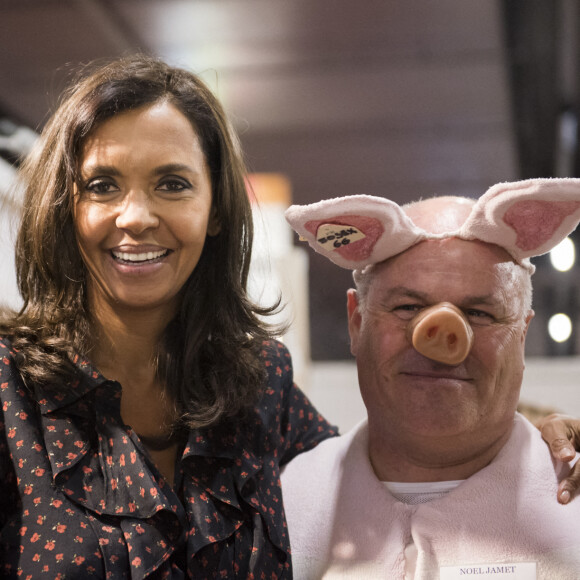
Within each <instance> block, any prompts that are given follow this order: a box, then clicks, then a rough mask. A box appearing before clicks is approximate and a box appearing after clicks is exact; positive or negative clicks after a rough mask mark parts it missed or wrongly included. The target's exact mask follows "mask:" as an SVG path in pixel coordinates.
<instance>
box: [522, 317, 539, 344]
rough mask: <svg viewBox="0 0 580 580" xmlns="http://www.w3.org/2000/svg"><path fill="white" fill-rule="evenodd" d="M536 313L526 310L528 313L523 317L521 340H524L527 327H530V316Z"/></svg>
mask: <svg viewBox="0 0 580 580" xmlns="http://www.w3.org/2000/svg"><path fill="white" fill-rule="evenodd" d="M535 315H536V313H535V312H534V311H533V310H530V311H529V312H528V315H527V316H526V319H525V321H524V322H525V327H524V333H523V334H522V342H524V340H525V338H526V334H527V333H528V328H530V322H532V318H533V317H534V316H535Z"/></svg>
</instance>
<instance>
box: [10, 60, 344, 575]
mask: <svg viewBox="0 0 580 580" xmlns="http://www.w3.org/2000/svg"><path fill="white" fill-rule="evenodd" d="M22 178H23V182H24V186H25V189H26V195H25V202H24V208H25V209H24V213H23V216H22V222H21V227H20V232H19V236H18V240H17V245H16V253H17V274H18V281H19V286H20V292H21V294H22V297H23V299H24V306H23V308H22V310H21V312H20V313H19V314H17V315H13V316H12V317H10V318H6V319H5V320H4V322H3V324H2V327H1V330H2V334H3V336H4V338H3V339H1V340H0V397H1V399H2V405H3V406H2V411H1V412H2V415H0V482H1V483H0V575H2V577H8V578H12V577H14V578H16V577H18V578H20V577H22V578H26V577H28V578H34V579H36V578H42V577H47V578H65V577H66V578H85V577H91V578H129V577H131V578H145V577H154V578H183V577H191V578H237V577H239V578H262V577H267V578H283V577H284V578H289V577H291V566H290V557H289V542H288V536H287V531H286V524H285V520H284V515H283V510H282V498H281V492H280V487H279V469H280V465H282V464H284V463H285V462H287V461H289V460H290V459H291V458H292V457H293V456H295V455H296V454H297V453H299V452H301V451H304V450H307V449H309V448H312V447H313V446H314V445H315V444H316V443H318V442H319V441H321V440H323V439H325V438H327V437H330V436H332V435H334V434H335V430H334V429H332V428H331V427H330V426H329V425H328V424H327V423H326V421H325V420H324V419H323V418H322V417H320V416H319V415H318V414H317V413H316V410H315V409H314V408H313V407H312V406H311V404H310V403H309V401H308V400H307V399H306V398H305V397H304V395H303V394H302V393H301V392H300V391H299V390H298V389H297V388H296V387H295V386H293V385H292V368H291V362H290V358H289V355H288V353H287V351H286V350H285V349H284V347H283V346H282V345H281V344H280V343H278V342H276V341H274V340H273V339H272V335H273V332H274V331H273V330H272V329H270V328H269V327H268V326H267V325H265V324H264V323H262V322H261V321H260V316H262V315H267V314H268V313H270V312H271V309H262V308H258V307H257V306H256V305H254V304H252V303H251V301H250V300H249V299H248V297H247V295H246V290H245V288H246V279H247V275H248V266H249V259H250V251H251V243H252V222H251V213H250V208H249V203H248V199H247V196H246V188H245V181H244V165H243V162H242V159H241V154H240V150H239V145H238V142H237V139H236V137H235V135H234V133H233V131H232V129H231V128H230V126H229V124H228V122H227V120H226V117H225V115H224V112H223V111H222V108H221V106H220V105H219V103H218V102H217V101H216V99H215V97H214V96H213V95H212V94H211V92H210V91H209V90H208V89H207V88H206V87H205V86H204V84H203V83H202V82H201V81H200V80H199V79H198V78H197V77H195V76H194V75H193V74H191V73H189V72H186V71H184V70H181V69H177V68H172V67H170V66H168V65H166V64H164V63H162V62H160V61H158V60H155V59H152V58H148V57H144V56H135V57H129V58H125V59H121V60H118V61H115V62H113V63H111V64H109V65H106V66H104V67H101V68H99V69H98V70H96V71H94V72H93V73H92V74H89V75H88V76H86V77H85V78H83V79H81V80H80V81H79V82H77V83H76V84H75V85H73V86H72V87H71V88H70V89H69V91H68V92H67V93H66V94H65V95H64V97H63V100H62V102H61V105H60V107H59V108H58V110H57V111H56V113H55V114H54V115H53V117H52V118H51V120H50V121H49V123H48V124H47V126H46V128H45V130H44V131H43V134H42V136H41V138H40V140H39V143H38V146H37V147H36V149H35V150H34V151H33V152H32V154H31V155H30V157H29V158H28V159H27V160H26V162H25V163H24V165H23V170H22Z"/></svg>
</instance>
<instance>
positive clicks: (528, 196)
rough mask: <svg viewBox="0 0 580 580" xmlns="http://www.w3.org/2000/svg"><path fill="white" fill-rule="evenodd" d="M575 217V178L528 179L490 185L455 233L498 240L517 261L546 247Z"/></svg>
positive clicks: (579, 207)
mask: <svg viewBox="0 0 580 580" xmlns="http://www.w3.org/2000/svg"><path fill="white" fill-rule="evenodd" d="M578 222H580V179H568V178H562V179H530V180H527V181H517V182H513V183H498V184H497V185H494V186H493V187H491V188H489V189H488V190H487V192H486V193H485V195H483V196H481V197H480V198H479V200H478V201H477V203H476V204H475V205H474V206H473V210H472V212H471V215H470V216H469V217H468V218H467V220H466V221H465V223H464V224H463V226H462V228H461V233H460V236H461V237H463V238H467V239H470V238H476V239H479V240H482V241H484V242H488V243H490V244H496V245H498V246H501V247H503V248H505V249H506V250H507V251H508V252H509V253H510V254H511V255H512V256H513V257H514V258H515V259H516V260H517V261H521V260H523V259H525V258H530V257H532V256H539V255H541V254H545V253H546V252H549V251H550V250H551V249H552V248H553V247H554V246H556V245H557V244H558V243H559V242H561V241H562V240H563V239H564V238H565V237H566V236H567V235H568V234H570V233H571V232H573V231H574V230H575V229H576V226H577V225H578Z"/></svg>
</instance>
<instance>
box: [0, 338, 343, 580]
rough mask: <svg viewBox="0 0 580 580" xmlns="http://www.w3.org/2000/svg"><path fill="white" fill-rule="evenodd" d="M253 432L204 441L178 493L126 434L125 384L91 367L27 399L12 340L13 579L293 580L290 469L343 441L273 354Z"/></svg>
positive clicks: (9, 467) (3, 366)
mask: <svg viewBox="0 0 580 580" xmlns="http://www.w3.org/2000/svg"><path fill="white" fill-rule="evenodd" d="M263 354H264V360H265V364H266V367H267V369H268V376H269V380H268V383H267V387H266V388H265V390H264V394H263V396H262V399H261V402H260V404H259V405H258V406H257V407H256V409H255V410H254V412H253V413H252V414H251V416H250V418H249V419H248V421H246V422H245V423H240V422H239V421H237V422H231V423H230V424H225V425H222V426H220V427H218V428H213V429H206V430H197V431H191V432H190V433H189V436H188V440H187V443H186V444H185V446H184V448H183V453H182V455H181V460H180V461H179V465H178V469H177V476H176V480H175V483H174V486H173V487H171V486H170V485H168V484H167V483H165V481H164V480H163V477H162V475H161V474H160V473H159V471H158V470H157V468H156V467H155V465H154V464H153V463H152V461H151V460H150V459H149V456H148V454H147V452H146V451H145V449H144V447H143V445H142V443H141V442H140V440H139V437H138V436H137V434H136V433H135V432H133V431H132V430H131V428H130V427H128V426H126V425H124V424H123V421H122V419H121V415H120V399H121V385H119V384H118V383H116V382H113V381H109V380H107V379H105V378H104V377H103V376H102V375H100V374H99V372H98V371H97V370H95V369H94V368H92V367H91V365H90V363H89V362H88V361H86V360H83V359H81V358H79V359H78V360H77V361H75V363H76V365H77V366H78V368H79V369H80V371H81V373H80V374H79V380H78V381H76V382H74V383H73V384H70V385H67V386H66V387H55V388H48V387H47V388H38V387H37V388H36V389H34V392H33V393H31V392H30V391H29V390H27V389H26V388H25V386H24V385H23V383H22V380H21V378H20V375H19V373H18V371H17V369H16V367H15V365H14V361H13V358H12V355H11V346H10V344H9V343H8V342H7V341H6V340H3V341H2V340H0V402H1V405H2V406H1V412H0V577H2V578H19V579H30V580H37V579H41V578H47V579H48V578H50V579H51V580H52V579H57V578H75V579H76V578H83V579H85V578H89V579H93V578H94V579H100V578H111V579H115V580H116V579H120V578H134V579H140V578H155V579H157V578H171V579H177V578H195V579H204V578H227V579H230V578H231V579H233V578H244V579H256V580H258V579H266V578H267V579H268V580H272V579H275V578H291V577H292V569H291V563H290V556H289V554H290V548H289V541H288V533H287V529H286V521H285V517H284V510H283V508H282V496H281V490H280V480H279V477H280V466H281V465H283V464H284V463H286V462H288V461H290V460H291V459H292V458H293V457H294V456H296V455H297V454H298V453H300V452H302V451H306V450H307V449H310V448H312V447H313V446H315V445H316V444H317V443H318V442H320V441H322V440H323V439H326V438H327V437H330V436H333V435H335V434H336V429H334V428H332V427H331V426H330V425H328V423H327V422H326V421H325V420H324V418H323V417H321V416H320V415H319V414H318V413H317V412H316V409H314V407H313V406H312V405H311V403H310V402H309V401H308V399H307V398H306V397H305V396H304V394H303V393H302V392H301V391H300V390H299V389H298V388H297V387H296V386H295V385H293V383H292V367H291V361H290V356H289V354H288V352H287V351H286V349H285V348H284V347H283V346H282V345H281V344H279V343H267V344H265V345H264V352H263Z"/></svg>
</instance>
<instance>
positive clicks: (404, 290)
mask: <svg viewBox="0 0 580 580" xmlns="http://www.w3.org/2000/svg"><path fill="white" fill-rule="evenodd" d="M380 296H381V299H383V300H388V299H389V298H394V297H396V296H405V297H408V298H413V299H415V300H422V301H426V300H427V295H426V294H425V293H423V292H419V291H417V290H413V289H412V288H408V287H407V286H393V287H392V288H389V289H388V290H386V291H384V292H381V295H380Z"/></svg>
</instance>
